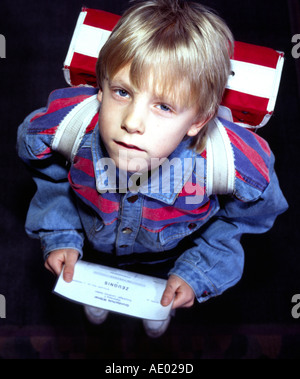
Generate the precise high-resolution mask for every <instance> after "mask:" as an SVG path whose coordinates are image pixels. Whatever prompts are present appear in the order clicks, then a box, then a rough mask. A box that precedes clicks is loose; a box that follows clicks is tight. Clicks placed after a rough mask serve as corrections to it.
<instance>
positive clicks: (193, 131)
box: [186, 119, 209, 137]
mask: <svg viewBox="0 0 300 379" xmlns="http://www.w3.org/2000/svg"><path fill="white" fill-rule="evenodd" d="M208 121H209V119H205V120H201V121H196V122H194V123H193V124H192V125H191V127H190V128H189V130H188V131H187V133H186V134H187V135H188V136H189V137H195V136H196V135H197V134H198V133H199V132H200V130H201V129H202V128H203V126H204V125H206V124H207V123H208Z"/></svg>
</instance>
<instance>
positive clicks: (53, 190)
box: [17, 108, 84, 258]
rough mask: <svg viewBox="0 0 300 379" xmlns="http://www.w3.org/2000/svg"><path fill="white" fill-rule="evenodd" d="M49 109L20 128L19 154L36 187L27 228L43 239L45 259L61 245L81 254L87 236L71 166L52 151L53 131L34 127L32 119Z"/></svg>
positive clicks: (32, 115) (33, 236)
mask: <svg viewBox="0 0 300 379" xmlns="http://www.w3.org/2000/svg"><path fill="white" fill-rule="evenodd" d="M46 111H47V109H46V108H43V109H39V110H37V111H35V112H33V113H31V114H30V115H29V116H28V117H27V118H26V119H25V121H24V122H23V123H22V124H21V125H20V126H19V128H18V139H17V149H18V154H19V156H20V158H21V159H22V160H23V161H24V162H25V164H26V165H27V166H28V167H29V169H30V171H31V172H32V176H33V179H34V181H35V183H36V186H37V190H36V193H35V195H34V197H33V199H32V201H31V203H30V206H29V210H28V213H27V219H26V224H25V229H26V232H27V234H28V235H29V236H30V237H32V238H38V239H40V241H41V246H42V250H43V254H44V258H46V257H47V255H48V254H49V253H50V252H51V251H53V250H57V249H61V248H73V249H76V250H78V251H79V253H80V255H81V256H82V247H83V239H84V238H83V233H82V228H81V222H80V218H79V215H78V212H77V208H76V204H75V201H74V198H73V194H72V192H71V189H70V185H69V182H68V166H67V164H66V161H65V159H63V158H62V157H61V156H59V155H58V154H56V153H53V152H52V150H51V140H52V138H53V133H52V131H51V130H44V129H43V125H42V123H41V125H40V129H39V130H37V129H34V128H33V127H32V120H37V119H38V118H39V116H40V115H43V114H45V113H46ZM41 120H42V118H41ZM35 123H36V121H35Z"/></svg>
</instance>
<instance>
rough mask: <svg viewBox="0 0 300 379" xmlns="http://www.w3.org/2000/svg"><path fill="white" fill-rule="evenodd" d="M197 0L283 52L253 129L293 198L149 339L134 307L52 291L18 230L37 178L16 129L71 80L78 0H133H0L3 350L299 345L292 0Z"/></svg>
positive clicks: (246, 37) (264, 352)
mask: <svg viewBox="0 0 300 379" xmlns="http://www.w3.org/2000/svg"><path fill="white" fill-rule="evenodd" d="M202 3H203V4H206V5H209V6H210V7H212V8H213V9H215V10H216V11H217V12H218V13H219V14H220V15H221V16H222V17H223V18H224V19H225V20H226V21H227V23H228V25H229V26H230V28H231V29H232V31H233V33H234V36H235V39H236V40H238V41H243V42H248V43H253V44H257V45H262V46H268V47H271V48H274V49H276V50H280V51H283V52H285V58H286V59H285V65H284V70H283V75H282V80H281V85H280V90H279V94H278V99H277V103H276V108H275V113H274V115H273V117H272V118H271V120H270V122H269V123H268V125H267V126H265V127H264V128H263V129H261V130H260V131H259V134H260V135H261V136H263V137H264V138H266V139H267V140H268V142H269V144H270V146H271V148H272V150H273V151H274V153H275V156H276V158H277V159H276V171H277V174H278V176H279V180H280V183H281V187H282V190H283V192H284V194H285V196H286V198H287V200H288V203H289V206H290V207H289V210H288V211H287V212H286V213H285V214H283V215H281V216H280V217H279V218H278V219H277V221H276V224H275V226H274V227H273V229H272V230H271V231H270V232H268V233H266V234H264V235H260V236H251V237H250V236H246V237H244V247H245V256H246V262H245V271H244V275H243V278H242V280H241V281H240V282H239V283H238V284H237V285H236V286H235V287H234V288H232V289H230V290H228V291H227V292H226V293H225V294H223V295H222V296H220V297H218V298H215V299H212V300H210V301H208V302H207V303H204V304H202V305H199V304H195V306H194V307H193V308H192V309H190V310H179V311H178V312H177V316H176V318H175V319H174V320H173V322H172V324H171V326H170V328H169V330H168V331H167V333H166V334H165V335H164V336H163V337H161V338H160V339H159V341H158V340H154V341H149V340H148V339H147V338H146V337H145V335H144V332H143V330H142V327H141V323H140V320H136V319H132V318H126V317H122V316H118V315H114V314H112V315H110V318H109V319H108V320H107V322H106V323H105V325H102V326H100V327H99V328H95V327H93V326H91V325H88V324H87V322H86V321H85V318H84V316H83V314H82V309H81V307H80V306H79V305H77V304H73V303H70V302H66V301H63V300H62V299H60V298H58V297H57V296H55V295H53V294H52V293H51V291H52V288H53V285H54V283H55V279H54V277H53V276H52V275H51V274H50V273H48V272H47V271H46V270H45V269H44V268H43V261H42V254H41V251H40V247H39V242H37V241H33V240H30V239H29V238H28V237H27V236H26V234H25V232H24V222H25V217H26V211H27V208H28V205H29V201H30V198H31V197H32V195H33V193H34V185H33V183H32V181H31V178H30V175H29V173H28V172H27V171H26V170H25V168H24V166H23V164H22V163H21V162H20V161H19V159H18V157H17V154H16V149H15V144H16V133H17V127H18V125H19V124H20V123H21V122H22V121H23V119H24V118H25V116H26V115H27V114H28V113H30V112H31V111H33V110H34V109H37V108H39V107H41V106H44V105H45V104H46V101H47V98H48V94H49V93H50V91H52V90H53V89H55V88H60V87H65V86H67V85H66V83H65V81H64V77H63V72H62V66H63V62H64V59H65V56H66V53H67V50H68V46H69V43H70V40H71V37H72V34H73V30H74V27H75V24H76V20H77V17H78V14H79V12H80V9H81V6H83V5H85V6H87V7H90V8H98V9H102V10H106V11H109V12H113V13H117V14H122V12H123V11H124V10H125V9H126V8H127V6H128V4H129V1H125V0H119V1H118V0H109V1H108V0H86V1H85V2H83V0H72V1H66V0H51V1H50V0H49V1H36V0H34V1H32V0H27V1H21V0H11V1H8V0H2V1H1V8H0V34H3V35H4V36H5V38H6V59H0V111H1V113H0V122H1V124H0V128H1V137H0V141H1V149H0V154H1V159H0V165H1V169H0V175H1V194H0V220H1V221H0V294H2V295H4V296H5V297H6V306H7V317H6V319H0V358H41V357H49V358H65V357H67V358H72V357H73V358H76V357H79V358H85V357H91V356H92V357H96V358H136V357H145V356H147V357H148V358H152V357H156V358H166V357H168V358H214V357H220V358H245V357H246V358H247V357H248V358H262V357H263V358H266V357H267V358H268V357H269V358H298V357H300V318H299V319H294V318H293V317H292V315H291V309H292V307H293V304H292V302H291V299H292V296H293V295H294V294H298V293H300V264H299V263H300V259H299V240H298V238H299V227H298V217H299V201H298V195H299V168H298V167H299V166H298V165H299V158H298V155H299V128H300V122H299V121H300V116H299V94H300V85H299V81H298V82H297V70H298V72H299V65H300V58H299V59H298V60H297V59H294V58H293V57H292V54H291V50H292V47H293V44H292V43H291V39H292V35H294V34H297V33H299V34H300V13H299V9H300V4H299V1H298V0H291V1H288V0H280V1H274V0H264V1H261V0H249V1H248V0H247V1H240V0H228V1H226V0H211V1H209V0H206V1H202ZM297 12H298V13H297ZM298 50H299V52H300V48H299V49H298Z"/></svg>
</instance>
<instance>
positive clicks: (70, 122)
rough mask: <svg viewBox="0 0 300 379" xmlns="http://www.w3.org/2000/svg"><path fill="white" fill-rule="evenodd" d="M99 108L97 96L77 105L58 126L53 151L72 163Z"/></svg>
mask: <svg viewBox="0 0 300 379" xmlns="http://www.w3.org/2000/svg"><path fill="white" fill-rule="evenodd" d="M99 107H100V103H99V101H98V99H97V95H93V96H91V97H88V98H87V99H85V100H83V101H82V102H81V103H79V104H78V105H76V107H75V108H73V109H72V110H71V112H69V113H68V114H67V115H66V117H65V118H64V119H63V120H62V121H61V123H60V124H59V125H58V127H57V130H56V132H55V135H54V138H53V141H52V149H53V150H54V151H57V152H59V153H60V154H62V155H63V156H64V157H65V158H66V159H67V160H68V161H71V162H72V161H73V159H74V157H75V155H76V153H77V150H78V148H79V146H80V143H81V141H82V138H83V137H84V134H85V131H86V128H87V127H88V126H89V125H90V123H91V121H92V119H93V118H94V117H95V115H96V114H97V113H98V111H99Z"/></svg>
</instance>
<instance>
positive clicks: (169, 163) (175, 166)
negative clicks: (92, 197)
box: [91, 124, 197, 205]
mask: <svg viewBox="0 0 300 379" xmlns="http://www.w3.org/2000/svg"><path fill="white" fill-rule="evenodd" d="M189 144H190V139H185V140H183V141H182V142H181V143H180V144H179V145H178V147H177V148H176V150H175V151H174V152H173V153H172V154H171V155H170V156H169V157H168V158H167V159H166V160H165V161H164V162H163V163H162V164H161V165H160V166H159V167H158V168H157V169H155V170H153V171H152V172H151V175H150V173H149V172H146V173H144V174H143V175H140V174H132V173H129V172H125V171H121V170H119V169H118V168H117V167H116V165H115V164H114V162H113V160H112V159H110V158H109V157H108V154H107V152H106V150H105V147H104V146H103V144H102V142H101V139H100V133H99V126H98V124H97V125H96V127H95V129H94V132H93V136H92V144H91V149H92V156H93V164H94V171H95V179H96V188H97V191H98V192H99V193H105V192H114V193H116V192H118V193H127V192H128V191H130V192H131V193H133V194H134V193H142V194H143V195H145V196H148V197H150V198H152V199H156V200H159V201H162V202H164V203H166V204H168V205H172V204H174V202H175V200H176V198H177V196H178V194H179V193H180V192H181V190H182V188H183V187H184V185H185V184H186V182H187V181H188V180H189V179H190V178H191V176H192V173H193V170H194V167H195V162H196V157H197V153H196V152H195V151H194V150H192V149H190V148H189Z"/></svg>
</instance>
